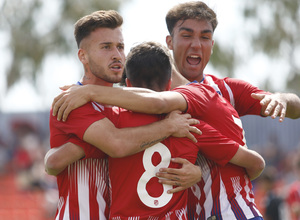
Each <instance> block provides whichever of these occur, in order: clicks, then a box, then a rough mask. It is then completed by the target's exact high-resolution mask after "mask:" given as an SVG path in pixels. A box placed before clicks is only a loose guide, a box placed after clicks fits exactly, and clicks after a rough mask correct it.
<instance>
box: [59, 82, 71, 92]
mask: <svg viewBox="0 0 300 220" xmlns="http://www.w3.org/2000/svg"><path fill="white" fill-rule="evenodd" d="M74 85H75V84H73V85H65V86H61V87H59V88H60V89H61V90H63V91H66V90H68V89H69V88H71V87H72V86H74Z"/></svg>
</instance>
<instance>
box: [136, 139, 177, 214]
mask: <svg viewBox="0 0 300 220" xmlns="http://www.w3.org/2000/svg"><path fill="white" fill-rule="evenodd" d="M155 152H157V153H159V155H160V157H161V161H160V163H159V164H158V165H157V166H154V165H153V164H152V160H151V158H152V156H153V154H154V153H155ZM170 161H171V152H170V151H169V149H168V148H167V147H166V146H165V145H164V144H162V143H158V144H155V145H154V146H152V147H150V148H148V149H146V150H145V152H144V155H143V165H144V168H145V172H144V173H143V175H142V176H141V178H140V179H139V182H138V185H137V194H138V196H139V198H140V200H141V201H142V202H143V203H144V204H145V205H146V206H148V207H151V208H161V207H163V206H165V205H166V204H168V202H169V201H170V200H171V199H172V196H173V194H168V193H167V191H168V190H170V189H172V186H170V185H165V184H163V185H162V186H163V193H162V194H161V195H160V196H159V197H152V196H151V195H149V193H148V192H147V190H146V185H147V183H148V182H149V181H150V179H151V178H152V177H155V174H156V173H157V172H158V171H159V169H160V168H162V167H168V166H169V164H170Z"/></svg>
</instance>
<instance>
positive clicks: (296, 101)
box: [251, 93, 300, 122]
mask: <svg viewBox="0 0 300 220" xmlns="http://www.w3.org/2000/svg"><path fill="white" fill-rule="evenodd" d="M251 96H252V98H254V99H258V100H260V104H261V106H262V108H261V115H263V116H271V117H272V118H276V117H277V116H279V121H280V122H282V121H283V120H284V118H285V117H288V118H291V119H297V118H300V98H299V97H298V96H297V95H296V94H293V93H274V94H270V95H266V94H255V93H253V94H251Z"/></svg>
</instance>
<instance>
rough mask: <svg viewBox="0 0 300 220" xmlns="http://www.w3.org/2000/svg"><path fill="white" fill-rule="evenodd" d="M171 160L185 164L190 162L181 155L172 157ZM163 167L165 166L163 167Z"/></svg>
mask: <svg viewBox="0 0 300 220" xmlns="http://www.w3.org/2000/svg"><path fill="white" fill-rule="evenodd" d="M171 161H172V162H173V163H179V164H182V165H183V164H185V163H188V161H187V159H184V158H180V157H176V158H171ZM162 169H163V168H162Z"/></svg>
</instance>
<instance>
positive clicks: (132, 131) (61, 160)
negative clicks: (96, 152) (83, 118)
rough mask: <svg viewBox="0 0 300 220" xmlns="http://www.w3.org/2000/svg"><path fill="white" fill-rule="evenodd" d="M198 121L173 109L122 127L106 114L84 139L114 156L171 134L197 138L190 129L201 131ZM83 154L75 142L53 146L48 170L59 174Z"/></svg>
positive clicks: (87, 132)
mask: <svg viewBox="0 0 300 220" xmlns="http://www.w3.org/2000/svg"><path fill="white" fill-rule="evenodd" d="M197 123H199V121H198V120H196V119H192V118H191V117H190V115H189V114H181V113H180V112H179V111H174V112H172V113H170V114H169V115H168V117H167V118H166V119H164V120H161V121H158V122H154V123H152V124H149V125H145V126H140V127H131V128H122V129H118V128H116V127H115V126H114V124H113V123H112V122H111V121H109V120H108V119H107V118H104V119H102V120H99V121H97V122H94V123H93V124H92V125H90V126H89V127H88V128H87V130H86V131H85V133H84V136H83V141H86V142H87V143H89V144H92V145H94V146H95V147H97V148H99V149H100V150H102V151H103V152H105V153H106V154H108V155H109V156H111V157H124V156H128V155H131V154H134V153H137V152H140V151H142V150H144V149H146V148H148V147H150V146H152V145H154V144H155V143H158V142H159V141H161V140H163V139H165V138H166V137H168V136H170V135H173V136H175V137H188V138H190V139H191V140H193V141H197V140H196V138H195V137H194V136H193V135H192V134H191V133H190V131H192V132H195V133H198V134H201V131H200V130H199V129H198V128H196V127H194V126H190V125H192V124H197ZM99 134H101V135H99ZM124 140H126V141H124ZM84 156H85V154H84V151H83V150H82V148H81V147H79V146H77V145H75V144H72V143H67V144H64V145H62V146H60V147H58V148H52V149H50V150H49V151H48V153H47V154H46V156H45V158H44V163H45V170H46V172H47V173H48V174H49V175H57V174H59V173H60V172H61V171H63V170H64V169H65V168H66V167H67V166H68V165H69V164H71V163H73V162H75V161H77V160H79V159H80V158H82V157H84Z"/></svg>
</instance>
